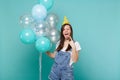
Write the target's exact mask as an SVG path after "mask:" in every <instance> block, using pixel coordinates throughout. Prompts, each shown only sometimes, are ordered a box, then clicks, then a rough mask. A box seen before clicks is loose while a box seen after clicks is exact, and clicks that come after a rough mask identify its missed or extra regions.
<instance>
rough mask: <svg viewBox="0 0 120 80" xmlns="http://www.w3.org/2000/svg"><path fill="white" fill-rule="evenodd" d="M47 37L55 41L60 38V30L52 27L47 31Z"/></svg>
mask: <svg viewBox="0 0 120 80" xmlns="http://www.w3.org/2000/svg"><path fill="white" fill-rule="evenodd" d="M47 36H48V37H49V39H50V40H51V42H53V43H56V42H57V41H58V40H59V39H60V31H58V30H57V29H55V28H53V29H51V30H50V31H49V32H48V35H47Z"/></svg>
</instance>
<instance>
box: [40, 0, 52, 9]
mask: <svg viewBox="0 0 120 80" xmlns="http://www.w3.org/2000/svg"><path fill="white" fill-rule="evenodd" d="M53 3H54V0H40V4H42V5H44V6H45V7H46V8H47V10H49V9H51V8H52V6H53Z"/></svg>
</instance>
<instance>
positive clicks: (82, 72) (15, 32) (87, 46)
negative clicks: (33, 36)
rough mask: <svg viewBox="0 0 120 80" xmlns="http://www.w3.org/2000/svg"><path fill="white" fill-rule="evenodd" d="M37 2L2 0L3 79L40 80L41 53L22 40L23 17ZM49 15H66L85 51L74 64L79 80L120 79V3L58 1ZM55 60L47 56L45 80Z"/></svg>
mask: <svg viewBox="0 0 120 80" xmlns="http://www.w3.org/2000/svg"><path fill="white" fill-rule="evenodd" d="M36 3H38V1H37V0H0V80H39V53H38V52H37V50H36V49H35V45H34V44H30V45H26V44H23V43H22V42H21V41H20V38H19V33H20V31H21V30H23V27H22V26H21V25H20V24H19V17H20V16H21V15H24V14H26V13H31V9H32V7H33V6H34V5H35V4H36ZM49 12H54V13H56V14H57V15H58V16H59V24H58V26H57V27H58V29H60V25H61V23H62V20H63V17H64V15H66V16H67V17H68V19H69V21H70V23H71V24H72V26H73V30H74V39H75V40H77V41H78V42H80V44H81V47H82V50H81V52H80V54H79V61H78V62H77V63H76V64H74V75H75V80H120V0H55V3H54V6H53V7H52V9H51V10H50V11H49ZM52 63H53V60H52V59H51V58H49V57H48V56H46V54H43V57H42V80H48V78H47V76H48V74H49V72H50V68H51V66H52Z"/></svg>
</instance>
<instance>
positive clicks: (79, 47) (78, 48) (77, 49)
mask: <svg viewBox="0 0 120 80" xmlns="http://www.w3.org/2000/svg"><path fill="white" fill-rule="evenodd" d="M59 43H60V41H58V42H57V44H56V49H57V47H58V45H59ZM75 47H76V51H80V50H81V46H80V44H79V42H77V41H75ZM66 48H67V47H66ZM66 48H65V47H64V48H62V49H61V51H64V52H65V50H66ZM68 52H70V54H72V51H68ZM72 64H73V60H72V58H71V59H70V63H69V65H70V66H71V65H72Z"/></svg>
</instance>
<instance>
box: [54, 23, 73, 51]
mask: <svg viewBox="0 0 120 80" xmlns="http://www.w3.org/2000/svg"><path fill="white" fill-rule="evenodd" d="M66 25H69V26H70V30H71V34H70V36H71V38H72V39H73V29H72V26H71V25H70V24H63V25H62V27H61V34H60V43H59V45H58V47H57V49H56V50H57V51H60V50H61V49H62V48H63V46H64V41H65V37H64V35H63V30H64V27H65V26H66ZM70 49H71V46H70V45H68V47H67V49H66V51H69V50H70Z"/></svg>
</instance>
